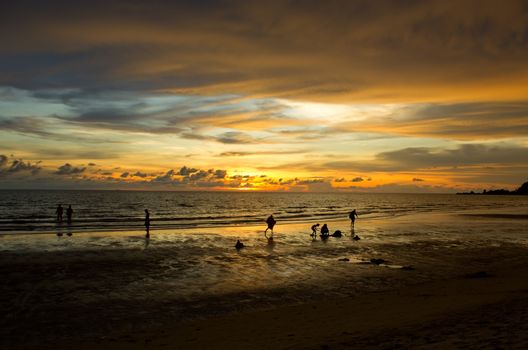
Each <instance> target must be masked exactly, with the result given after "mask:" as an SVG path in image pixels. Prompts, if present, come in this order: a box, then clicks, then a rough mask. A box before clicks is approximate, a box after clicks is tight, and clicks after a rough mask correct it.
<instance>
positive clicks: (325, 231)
mask: <svg viewBox="0 0 528 350" xmlns="http://www.w3.org/2000/svg"><path fill="white" fill-rule="evenodd" d="M329 235H330V231H329V230H328V226H327V225H326V224H324V225H323V227H321V237H323V238H327V237H328V236H329Z"/></svg>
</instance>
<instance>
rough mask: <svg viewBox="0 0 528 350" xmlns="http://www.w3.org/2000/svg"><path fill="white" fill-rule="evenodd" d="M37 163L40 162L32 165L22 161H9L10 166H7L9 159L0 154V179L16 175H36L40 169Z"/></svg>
mask: <svg viewBox="0 0 528 350" xmlns="http://www.w3.org/2000/svg"><path fill="white" fill-rule="evenodd" d="M39 163H40V162H37V163H36V164H32V163H30V162H25V161H23V160H22V159H11V164H9V157H7V156H6V155H3V154H0V177H4V176H7V175H14V174H17V173H29V174H30V175H37V174H38V173H39V172H40V170H41V169H42V167H41V166H39Z"/></svg>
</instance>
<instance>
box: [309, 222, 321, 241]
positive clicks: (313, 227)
mask: <svg viewBox="0 0 528 350" xmlns="http://www.w3.org/2000/svg"><path fill="white" fill-rule="evenodd" d="M318 227H319V224H315V225H312V233H311V234H310V236H311V237H313V238H315V237H317V228H318Z"/></svg>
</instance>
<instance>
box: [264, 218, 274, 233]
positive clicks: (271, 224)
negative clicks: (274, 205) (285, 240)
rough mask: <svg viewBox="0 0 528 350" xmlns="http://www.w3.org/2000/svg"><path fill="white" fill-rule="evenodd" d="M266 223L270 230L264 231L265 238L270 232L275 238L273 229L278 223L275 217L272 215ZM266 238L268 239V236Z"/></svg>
mask: <svg viewBox="0 0 528 350" xmlns="http://www.w3.org/2000/svg"><path fill="white" fill-rule="evenodd" d="M266 223H267V224H268V228H266V230H264V236H266V233H268V230H271V236H273V227H274V226H275V224H276V223H277V221H275V218H274V217H273V215H270V216H269V217H268V218H267V219H266ZM266 238H267V236H266Z"/></svg>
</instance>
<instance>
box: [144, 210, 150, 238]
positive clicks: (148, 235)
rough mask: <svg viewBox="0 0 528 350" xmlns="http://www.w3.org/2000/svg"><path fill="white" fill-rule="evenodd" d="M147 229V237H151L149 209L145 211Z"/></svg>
mask: <svg viewBox="0 0 528 350" xmlns="http://www.w3.org/2000/svg"><path fill="white" fill-rule="evenodd" d="M145 229H146V230H147V234H146V235H145V237H147V238H149V237H150V213H149V211H148V209H145Z"/></svg>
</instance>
